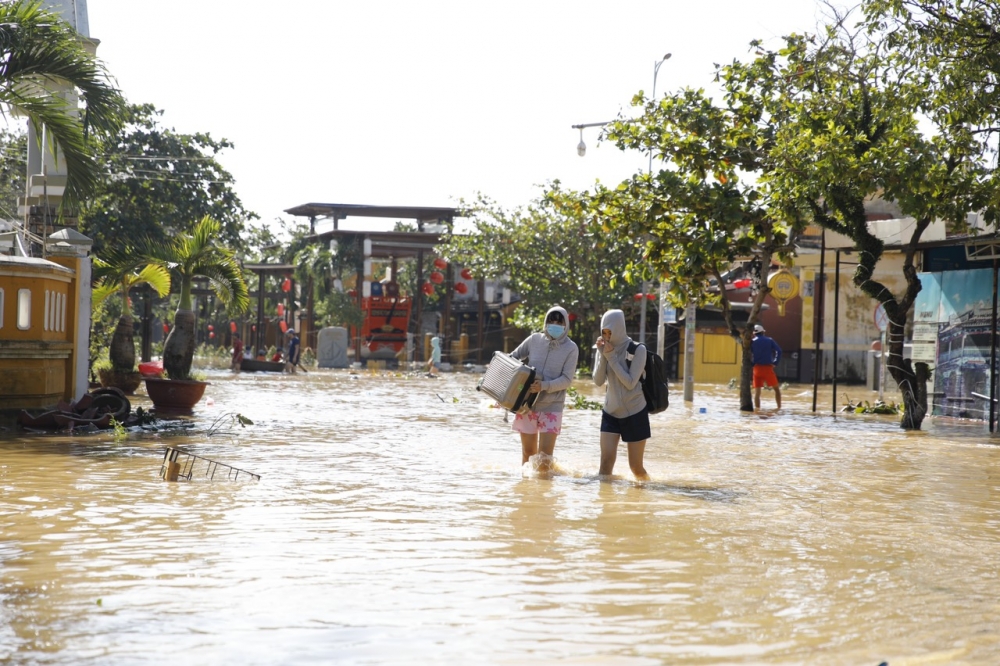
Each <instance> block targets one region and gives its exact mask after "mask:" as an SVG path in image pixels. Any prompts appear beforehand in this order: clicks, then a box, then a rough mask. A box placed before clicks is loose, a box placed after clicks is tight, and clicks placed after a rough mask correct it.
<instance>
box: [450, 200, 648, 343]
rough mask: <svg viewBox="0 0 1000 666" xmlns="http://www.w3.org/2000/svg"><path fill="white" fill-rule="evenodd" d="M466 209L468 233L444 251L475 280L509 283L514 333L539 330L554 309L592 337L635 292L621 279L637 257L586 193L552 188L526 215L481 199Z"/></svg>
mask: <svg viewBox="0 0 1000 666" xmlns="http://www.w3.org/2000/svg"><path fill="white" fill-rule="evenodd" d="M463 207H464V216H465V217H467V218H468V219H469V220H470V221H471V222H472V225H473V232H472V233H471V234H468V235H455V236H452V237H451V238H450V239H449V240H448V242H447V243H445V244H443V245H442V246H441V251H442V253H443V254H444V256H445V257H446V258H447V259H448V260H450V261H453V262H455V263H457V264H460V265H462V266H467V267H468V268H470V269H471V271H472V272H473V274H475V275H482V276H486V277H488V278H501V277H502V276H505V275H509V276H510V279H509V281H508V283H507V284H508V286H509V288H510V289H511V290H512V291H513V292H516V293H517V294H519V295H520V297H521V303H520V307H519V308H518V309H517V310H516V311H515V314H514V315H513V317H512V318H511V322H512V323H513V324H514V325H515V326H519V327H526V328H532V327H534V328H537V327H538V323H539V322H540V321H541V318H542V317H543V316H544V314H545V312H546V311H547V310H548V309H549V308H550V307H552V306H553V305H555V304H559V305H562V306H563V307H565V308H566V310H567V311H569V312H571V313H576V314H577V315H578V316H579V317H581V321H582V323H583V330H585V331H588V333H589V332H590V331H595V332H596V329H597V326H598V321H599V318H600V316H601V315H602V314H603V313H604V311H605V310H608V309H610V308H618V307H622V306H623V304H625V303H626V302H628V303H631V302H632V301H631V295H632V293H633V292H634V291H635V288H634V287H630V286H629V285H628V284H627V280H626V281H623V280H621V276H622V270H623V269H624V268H625V267H626V266H627V265H629V264H630V263H632V262H634V261H635V260H637V258H638V257H639V255H640V250H639V249H638V246H637V244H636V243H634V242H632V241H631V240H630V239H629V238H627V237H618V236H616V235H614V234H612V233H611V231H610V229H609V228H607V227H606V226H604V225H602V223H601V221H600V220H599V219H598V217H597V216H595V215H594V214H593V212H592V211H591V209H590V197H589V195H588V193H586V192H576V191H572V190H565V189H563V188H562V187H561V186H560V184H559V183H558V182H554V183H550V184H549V186H548V188H547V189H546V190H545V191H544V193H543V195H542V196H541V197H540V198H538V199H536V200H535V201H533V202H532V203H531V204H529V205H528V206H526V207H523V208H518V209H514V210H504V209H503V208H502V207H500V206H499V205H497V204H495V203H494V202H492V201H491V200H489V199H488V198H486V197H483V196H482V195H480V197H479V198H478V199H477V200H476V201H475V202H473V203H471V204H463ZM595 334H596V333H595Z"/></svg>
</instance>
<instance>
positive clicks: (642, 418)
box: [594, 310, 650, 479]
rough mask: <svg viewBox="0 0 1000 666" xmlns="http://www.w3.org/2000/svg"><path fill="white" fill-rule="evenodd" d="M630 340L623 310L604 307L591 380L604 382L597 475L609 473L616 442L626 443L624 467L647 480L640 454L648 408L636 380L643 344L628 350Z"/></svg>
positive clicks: (643, 362)
mask: <svg viewBox="0 0 1000 666" xmlns="http://www.w3.org/2000/svg"><path fill="white" fill-rule="evenodd" d="M631 342H632V339H631V338H630V337H628V335H627V334H626V333H625V313H624V312H622V311H621V310H608V311H607V312H605V313H604V316H603V317H602V318H601V337H599V338H597V358H596V360H595V362H594V383H595V384H597V385H598V386H602V385H604V384H605V383H606V384H607V385H608V388H607V393H606V394H605V396H604V411H603V412H601V470H600V474H601V476H610V475H611V472H612V471H613V470H614V468H615V460H616V459H617V457H618V441H619V440H622V441H624V442H625V443H626V444H627V445H628V466H629V468H630V469H631V470H632V474H634V475H635V477H636V478H637V479H648V478H649V475H648V474H646V468H645V467H643V464H642V456H643V454H644V453H645V450H646V440H647V439H649V434H650V433H649V411H648V410H647V409H646V397H645V396H644V395H643V393H642V384H640V383H639V379H640V378H641V377H642V371H643V370H644V369H645V367H646V347H645V346H644V345H637V346H636V348H635V354H634V355H630V354H629V353H628V347H629V343H631Z"/></svg>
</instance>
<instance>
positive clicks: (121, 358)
mask: <svg viewBox="0 0 1000 666" xmlns="http://www.w3.org/2000/svg"><path fill="white" fill-rule="evenodd" d="M108 357H109V358H110V360H111V367H112V368H113V369H114V371H115V372H134V371H135V340H134V339H133V337H132V318H131V317H128V316H122V317H121V318H120V319H119V320H118V325H117V326H115V333H114V335H113V336H112V337H111V347H110V348H108Z"/></svg>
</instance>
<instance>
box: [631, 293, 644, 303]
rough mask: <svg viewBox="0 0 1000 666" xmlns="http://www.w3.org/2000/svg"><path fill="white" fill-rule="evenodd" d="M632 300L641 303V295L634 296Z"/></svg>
mask: <svg viewBox="0 0 1000 666" xmlns="http://www.w3.org/2000/svg"><path fill="white" fill-rule="evenodd" d="M632 298H633V299H635V300H637V301H641V300H642V294H636V295H635V296H633V297H632Z"/></svg>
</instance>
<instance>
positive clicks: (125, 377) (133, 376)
mask: <svg viewBox="0 0 1000 666" xmlns="http://www.w3.org/2000/svg"><path fill="white" fill-rule="evenodd" d="M97 376H98V378H99V379H100V380H101V386H103V387H105V388H107V387H108V386H113V387H115V388H120V389H121V390H122V392H124V393H125V395H132V394H134V393H135V390H136V389H137V388H139V384H141V383H142V376H141V375H140V374H139V373H138V372H135V371H133V372H115V371H114V370H113V369H112V368H100V369H99V370H98V371H97Z"/></svg>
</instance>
